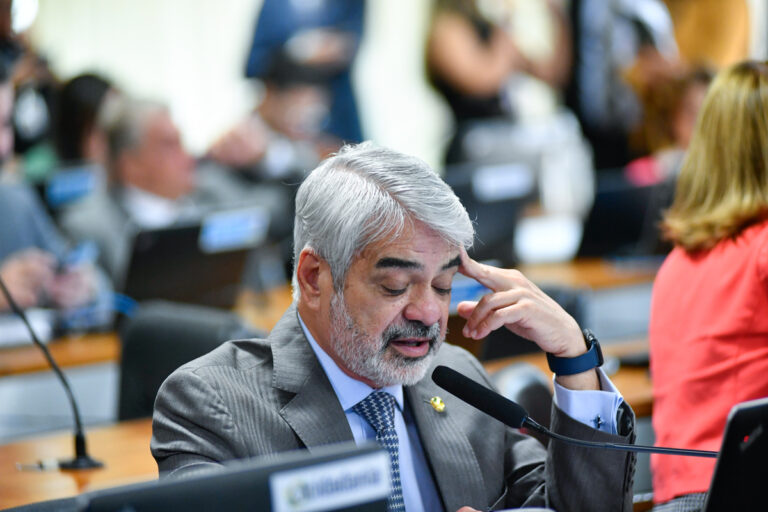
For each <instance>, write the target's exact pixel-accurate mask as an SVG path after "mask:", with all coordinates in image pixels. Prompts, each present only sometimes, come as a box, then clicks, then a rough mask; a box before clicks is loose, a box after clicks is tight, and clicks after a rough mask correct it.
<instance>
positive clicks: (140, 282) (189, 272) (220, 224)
mask: <svg viewBox="0 0 768 512" xmlns="http://www.w3.org/2000/svg"><path fill="white" fill-rule="evenodd" d="M268 226H269V216H268V214H267V213H266V212H265V211H264V210H263V209H261V208H249V209H244V210H236V211H225V212H217V213H214V214H211V215H209V216H207V217H206V218H205V219H203V220H202V222H200V223H194V224H187V225H177V226H173V227H169V228H162V229H152V230H145V231H140V232H139V233H137V234H136V236H135V238H134V241H133V249H132V253H131V260H130V263H129V265H128V271H127V273H126V276H125V281H124V286H123V293H124V294H125V295H127V296H129V297H131V298H132V299H134V300H137V301H141V300H147V299H164V300H170V301H176V302H184V303H188V304H199V305H203V306H211V307H219V308H227V309H229V308H232V307H233V306H234V304H235V300H236V298H237V295H238V293H239V291H240V287H241V286H240V285H241V278H242V275H243V270H244V268H245V265H246V262H247V260H248V256H249V254H250V253H251V251H253V250H254V249H255V248H256V247H257V246H259V244H261V243H263V242H264V240H265V238H266V233H267V229H268Z"/></svg>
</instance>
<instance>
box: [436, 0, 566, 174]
mask: <svg viewBox="0 0 768 512" xmlns="http://www.w3.org/2000/svg"><path fill="white" fill-rule="evenodd" d="M490 7H495V8H493V9H491V8H490ZM525 14H528V15H529V18H528V19H535V20H538V21H539V25H540V26H539V27H538V28H541V29H542V30H541V32H542V33H543V35H540V36H538V37H535V38H534V39H535V40H534V41H531V38H530V37H529V38H527V39H526V38H525V37H523V36H521V35H520V34H519V33H516V30H517V29H519V28H520V27H519V26H517V25H516V23H518V24H519V20H520V18H521V17H523V16H524V15H525ZM568 25H569V24H568V20H567V18H566V13H565V10H564V8H563V7H562V5H560V3H559V2H556V1H554V0H547V1H546V2H543V3H542V4H538V2H534V3H531V2H516V3H502V2H496V3H487V2H478V1H475V0H438V1H437V2H436V4H435V8H434V12H433V15H432V22H431V27H430V31H429V36H428V40H427V51H426V65H427V73H428V76H429V79H430V82H431V83H432V85H433V86H434V88H435V89H436V90H437V91H438V93H440V95H441V96H442V97H443V98H444V99H445V101H446V102H447V104H448V106H449V108H450V109H451V111H452V113H453V117H454V121H455V124H456V126H455V130H454V135H453V137H452V139H451V141H450V143H449V146H448V150H447V154H446V163H449V164H450V163H457V162H461V161H466V160H468V159H469V156H468V148H467V147H466V146H467V142H466V141H465V137H466V135H467V132H468V131H469V130H470V129H471V127H472V126H473V125H474V124H475V123H477V122H478V121H479V122H482V121H489V120H495V119H502V120H509V121H515V120H516V119H518V118H520V117H521V116H522V114H523V112H521V110H522V109H523V107H522V105H521V104H520V103H516V102H515V99H514V97H513V95H514V90H513V88H514V85H515V84H514V83H513V80H514V78H515V77H518V76H520V75H521V74H524V75H527V76H529V77H534V78H536V79H538V80H539V81H540V82H543V83H544V84H546V85H547V86H548V87H549V88H552V89H554V90H555V91H556V90H558V89H559V88H560V87H561V86H562V85H563V84H564V83H565V81H566V79H567V77H568V74H569V72H570V65H571V52H570V37H569V33H570V32H569V26H568ZM518 32H519V31H518ZM528 32H529V33H530V31H528ZM527 90H528V91H531V89H527ZM535 90H536V91H540V90H541V89H540V88H538V89H535ZM526 94H527V93H526ZM550 94H551V93H550ZM555 95H556V94H555ZM545 96H546V94H545ZM537 97H538V95H537ZM535 99H536V97H533V98H532V97H531V96H530V95H529V96H528V97H527V99H526V101H529V102H530V101H534V100H535ZM548 101H549V103H550V104H554V103H556V102H557V100H556V99H549V100H548ZM550 110H552V109H551V108H550Z"/></svg>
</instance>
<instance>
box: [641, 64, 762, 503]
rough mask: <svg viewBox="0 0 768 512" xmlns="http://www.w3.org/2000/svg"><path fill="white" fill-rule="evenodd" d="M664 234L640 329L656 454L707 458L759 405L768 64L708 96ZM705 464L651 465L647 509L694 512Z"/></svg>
mask: <svg viewBox="0 0 768 512" xmlns="http://www.w3.org/2000/svg"><path fill="white" fill-rule="evenodd" d="M663 229H664V232H665V234H666V235H667V237H668V238H669V239H670V240H672V241H673V242H674V244H675V248H674V250H673V251H672V252H671V253H670V254H669V256H668V257H667V259H666V260H665V262H664V264H663V265H662V267H661V269H660V270H659V273H658V276H657V278H656V282H655V284H654V289H653V298H652V303H651V318H650V325H649V340H650V358H651V375H652V381H653V427H654V431H655V433H656V442H657V443H658V445H660V446H679V447H682V448H692V449H700V450H718V449H719V447H720V444H721V441H722V435H723V430H724V428H725V424H726V419H727V416H728V412H729V411H730V409H731V407H732V406H733V405H735V404H737V403H739V402H743V401H745V400H751V399H755V398H760V397H765V396H768V379H766V378H765V376H766V374H767V373H768V293H766V291H768V64H767V63H765V62H755V61H746V62H742V63H739V64H736V65H734V66H732V67H730V68H728V69H726V70H725V71H722V72H721V73H720V74H719V75H718V76H717V77H716V78H715V80H714V82H713V83H712V85H711V86H710V89H709V92H708V93H707V96H706V98H705V100H704V104H703V107H702V110H701V113H700V116H699V119H698V122H697V124H696V128H695V130H694V132H693V136H692V139H691V144H690V146H689V149H688V153H687V155H686V158H685V161H684V163H683V167H682V170H681V172H680V176H679V178H678V183H677V190H676V195H675V199H674V203H673V204H672V207H671V208H670V210H669V211H668V212H667V213H666V215H665V218H664V222H663ZM714 465H715V461H714V460H703V459H696V460H693V459H692V458H686V457H676V456H660V455H652V456H651V469H652V473H653V489H654V502H655V503H656V504H657V507H656V508H655V509H654V510H657V511H676V510H699V509H701V507H702V506H703V504H704V498H705V493H706V491H707V489H708V487H709V484H710V481H711V478H712V473H713V470H714Z"/></svg>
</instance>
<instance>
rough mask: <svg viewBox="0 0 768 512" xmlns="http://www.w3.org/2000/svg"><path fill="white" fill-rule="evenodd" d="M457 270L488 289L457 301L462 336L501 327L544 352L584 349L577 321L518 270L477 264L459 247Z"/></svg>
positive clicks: (572, 353)
mask: <svg viewBox="0 0 768 512" xmlns="http://www.w3.org/2000/svg"><path fill="white" fill-rule="evenodd" d="M459 272H460V273H462V274H464V275H465V276H467V277H471V278H472V279H475V280H476V281H477V282H479V283H480V284H482V285H483V286H485V287H486V288H489V289H490V290H491V292H490V293H488V294H486V295H484V296H483V297H482V298H481V299H480V300H479V301H477V302H475V301H463V302H460V303H459V305H458V313H459V315H460V316H461V317H462V318H465V319H466V320H467V323H466V325H465V326H464V330H463V334H464V336H466V337H468V338H473V339H478V340H479V339H483V338H485V337H486V336H488V334H490V333H491V332H492V331H495V330H496V329H498V328H500V327H502V326H504V327H506V328H507V329H509V330H510V331H512V332H514V333H515V334H517V335H519V336H522V337H523V338H526V339H529V340H531V341H533V342H534V343H536V344H537V345H538V346H539V347H540V348H541V349H542V350H544V351H545V352H551V353H553V354H555V355H559V356H563V357H573V356H575V355H578V354H579V353H583V352H584V351H586V344H585V343H584V340H583V337H582V333H581V330H580V328H579V326H578V324H577V323H576V321H575V320H574V319H573V318H572V317H571V316H570V315H569V314H568V313H566V312H565V310H563V308H561V307H560V305H559V304H557V303H556V302H555V301H554V300H552V299H551V298H550V297H549V296H548V295H546V294H545V293H544V292H542V291H541V290H540V289H539V288H538V287H537V286H536V285H535V284H533V283H532V282H531V281H529V280H528V279H527V278H526V277H525V276H524V275H523V274H522V273H520V272H519V271H518V270H514V269H502V268H496V267H492V266H490V265H484V264H482V263H478V262H476V261H475V260H473V259H472V258H470V257H469V255H467V252H466V251H465V250H464V249H462V250H461V265H460V266H459Z"/></svg>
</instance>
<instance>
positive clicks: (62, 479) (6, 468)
mask: <svg viewBox="0 0 768 512" xmlns="http://www.w3.org/2000/svg"><path fill="white" fill-rule="evenodd" d="M151 434H152V422H151V420H149V419H146V420H138V421H129V422H124V423H120V424H117V425H113V426H109V427H101V428H92V429H89V430H88V432H87V437H88V451H89V453H90V454H91V455H92V456H93V457H94V458H96V459H98V460H100V461H101V462H103V463H104V465H105V467H104V468H101V469H91V470H85V471H36V470H32V471H28V470H27V471H19V470H17V469H16V463H21V464H35V463H36V462H37V461H39V460H45V459H51V458H54V459H55V458H66V457H71V456H72V454H73V452H74V448H73V440H72V434H71V433H67V434H54V435H49V436H41V437H36V438H33V439H29V440H26V441H19V442H16V443H12V444H7V445H4V446H0V509H4V508H9V507H14V506H18V505H23V504H26V503H32V502H36V501H45V500H52V499H57V498H65V497H68V496H74V495H77V494H80V493H83V492H86V491H89V490H94V489H99V488H104V487H114V486H118V485H125V484H130V483H134V482H139V481H143V480H151V479H154V478H157V464H155V460H154V459H153V458H152V455H151V454H150V452H149V439H150V437H151Z"/></svg>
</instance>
